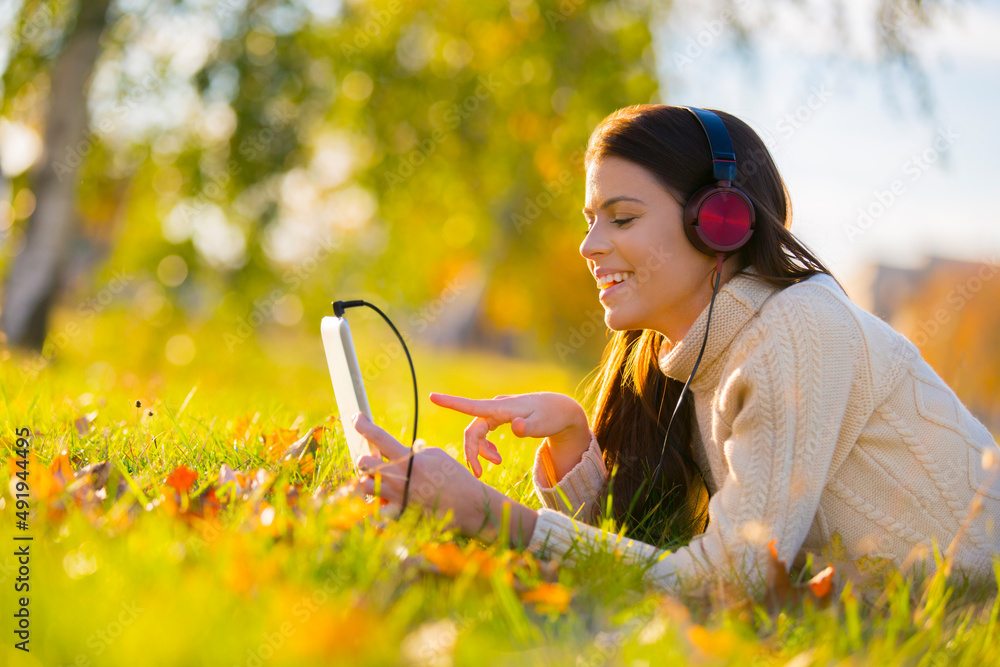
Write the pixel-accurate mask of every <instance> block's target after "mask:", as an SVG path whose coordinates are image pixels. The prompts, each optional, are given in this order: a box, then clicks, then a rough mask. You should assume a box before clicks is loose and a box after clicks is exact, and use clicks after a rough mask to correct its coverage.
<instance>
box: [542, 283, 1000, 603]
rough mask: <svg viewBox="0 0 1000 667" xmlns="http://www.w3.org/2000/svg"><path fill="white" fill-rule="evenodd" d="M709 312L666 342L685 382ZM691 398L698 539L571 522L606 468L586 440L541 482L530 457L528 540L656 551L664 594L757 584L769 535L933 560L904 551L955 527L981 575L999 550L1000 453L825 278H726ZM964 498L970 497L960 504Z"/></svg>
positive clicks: (669, 359)
mask: <svg viewBox="0 0 1000 667" xmlns="http://www.w3.org/2000/svg"><path fill="white" fill-rule="evenodd" d="M707 314H708V308H706V309H705V310H704V311H703V312H702V313H701V315H700V316H699V317H698V319H697V320H695V322H694V324H693V325H692V326H691V328H690V330H689V331H688V333H687V335H686V336H685V337H684V339H683V340H681V341H680V342H679V343H678V344H677V345H676V346H672V345H671V344H670V342H669V341H664V344H663V346H662V347H661V349H660V350H659V366H660V369H661V370H662V371H663V372H664V373H665V374H666V375H667V376H669V377H671V378H674V379H677V380H681V381H684V380H687V378H688V375H689V373H690V372H691V368H692V367H693V365H694V361H695V358H696V356H697V354H698V350H699V348H700V346H701V341H702V337H703V336H704V333H705V321H706V318H707ZM688 391H690V392H691V393H692V394H693V399H694V407H695V410H694V419H695V421H696V424H693V425H692V426H696V428H692V429H691V431H692V433H693V434H694V436H693V438H694V440H693V442H692V448H693V451H694V455H695V460H696V461H697V462H698V464H699V466H700V467H701V469H702V471H704V472H705V473H706V474H705V477H706V479H707V481H708V486H709V490H710V492H711V493H712V496H711V500H710V502H709V506H708V507H709V526H708V528H707V530H706V531H705V532H704V533H703V534H702V535H699V536H697V537H696V538H695V539H694V540H693V541H692V542H691V543H690V544H689V545H688V546H686V547H683V548H680V549H678V550H676V551H674V552H672V553H670V552H665V551H660V550H658V549H656V548H654V547H653V546H651V545H649V544H645V543H642V542H638V541H634V540H630V539H629V538H628V537H627V536H626V537H625V538H624V539H622V538H619V537H618V536H617V535H615V534H608V533H607V532H606V531H602V530H600V529H599V528H596V527H594V526H592V525H588V523H584V522H592V521H594V510H595V508H596V505H595V502H594V501H595V500H596V496H597V493H598V491H599V489H600V488H601V485H602V484H603V482H604V480H605V478H606V477H607V475H608V472H607V468H606V466H605V463H604V459H603V454H602V450H601V448H600V444H599V443H598V442H597V439H596V437H592V441H591V444H590V449H589V450H588V451H587V452H586V453H585V454H584V455H583V458H582V460H581V461H580V463H579V464H577V465H576V466H575V467H574V468H573V469H572V470H570V471H569V472H568V473H566V475H565V476H564V477H563V478H562V479H561V480H559V482H558V484H556V485H555V486H554V487H550V486H549V484H548V483H547V481H546V476H545V473H544V466H543V462H542V460H541V457H542V455H543V448H545V447H548V442H547V441H543V442H542V444H541V446H540V447H539V448H538V451H537V452H536V455H535V466H534V486H535V492H536V493H537V494H538V496H539V498H540V499H541V501H542V504H543V505H544V507H543V508H542V509H541V510H539V516H538V522H537V524H536V527H535V531H534V533H533V534H532V537H531V541H530V543H529V545H528V549H529V550H531V551H532V552H536V553H538V554H539V555H542V556H544V555H546V554H547V555H560V556H563V557H564V558H566V559H567V560H572V559H573V558H574V556H575V552H576V550H573V551H571V552H570V553H567V551H569V550H570V547H571V545H572V543H573V541H574V538H577V537H578V538H580V539H582V540H586V541H588V542H590V543H591V544H592V545H593V546H595V547H596V548H598V549H603V550H607V551H612V550H613V551H617V552H619V553H620V554H622V555H623V556H624V558H625V559H626V560H627V561H629V562H633V561H642V562H652V561H647V560H646V559H649V558H653V559H657V558H658V559H659V560H657V561H656V562H655V563H654V564H653V565H652V566H651V567H650V569H648V570H647V571H646V580H647V582H648V583H649V584H650V585H652V586H655V587H658V588H663V589H671V588H672V587H674V586H676V585H678V584H680V583H681V581H680V580H698V579H699V578H701V577H702V576H704V575H709V574H712V573H719V572H723V571H724V572H729V573H732V572H733V571H734V570H735V571H736V573H737V574H738V576H740V577H742V578H743V580H744V581H750V582H751V583H752V582H753V581H759V580H760V578H761V577H762V576H763V573H766V572H767V569H766V559H767V555H768V548H767V544H768V542H769V541H770V540H771V539H772V538H774V539H776V540H777V545H776V547H777V553H778V557H779V559H781V560H783V561H784V562H785V563H788V564H789V565H791V564H801V563H802V562H803V561H804V558H805V554H806V553H807V552H811V553H813V554H816V555H819V554H821V553H822V550H823V547H824V546H826V545H828V544H830V542H831V539H832V536H833V535H834V534H839V535H840V538H841V539H842V543H843V547H844V548H845V550H846V552H847V553H846V556H847V557H848V558H851V559H856V558H859V557H861V556H865V555H868V556H874V557H881V558H888V559H890V560H892V561H893V562H895V564H897V565H900V566H908V565H910V564H913V563H914V562H916V563H921V564H922V565H924V566H927V567H929V569H933V561H931V562H929V563H928V562H927V561H926V560H923V559H920V558H917V559H916V560H914V558H912V557H911V558H910V559H909V560H908V556H911V552H912V555H913V556H920V555H921V554H924V555H931V553H932V552H931V543H932V540H936V541H937V544H938V546H939V548H940V551H941V553H942V554H943V553H944V552H945V550H946V549H947V548H948V546H949V545H950V544H951V543H952V541H953V540H954V539H955V538H956V535H957V536H958V540H957V541H956V543H955V545H956V548H955V551H954V558H955V561H954V564H955V566H956V568H957V569H961V570H965V571H967V572H969V573H971V574H975V575H988V574H989V572H990V568H991V567H992V565H991V558H992V556H993V555H994V554H998V553H1000V481H998V479H1000V448H998V447H997V444H996V442H994V439H993V437H992V436H991V435H990V433H989V431H988V430H987V429H986V428H985V427H984V426H983V425H982V424H981V423H980V422H979V421H978V420H976V418H975V417H973V416H972V415H971V414H970V413H969V411H968V410H967V409H966V408H965V406H964V405H963V404H962V402H961V401H960V400H959V399H958V397H957V396H956V395H955V394H954V392H952V390H951V389H950V388H949V387H948V386H947V385H946V384H945V383H944V382H943V381H942V380H941V378H940V377H939V376H938V375H937V374H936V373H935V372H934V371H933V370H932V369H931V367H930V366H929V365H928V364H927V363H926V362H925V361H924V360H923V359H922V357H921V355H920V353H919V351H918V350H917V349H916V348H915V347H914V346H913V344H912V343H910V342H909V341H908V340H907V339H906V338H905V337H904V336H902V335H901V334H899V333H898V332H896V331H895V330H893V329H892V327H890V326H889V325H888V324H886V323H885V322H883V321H882V320H880V319H879V318H877V317H875V316H874V315H872V314H871V313H869V312H867V311H865V310H864V309H862V308H860V307H858V306H857V305H856V304H854V303H853V302H851V300H850V299H849V298H848V297H847V295H845V294H844V292H843V291H842V290H841V289H840V287H839V285H837V283H836V282H835V281H834V280H833V279H832V278H831V277H830V276H827V275H825V274H821V275H817V276H813V277H812V278H810V279H808V280H805V281H802V282H800V283H798V284H795V285H793V286H791V287H787V288H785V289H782V290H778V289H775V288H773V287H771V286H769V285H767V284H766V283H764V282H762V281H760V280H758V279H757V278H756V277H755V276H754V272H753V271H752V270H750V271H749V272H744V273H741V274H737V275H736V276H734V277H733V278H732V279H731V280H729V281H728V282H727V283H726V284H725V285H723V287H722V288H721V289H720V291H719V294H718V296H717V297H716V302H715V308H714V311H713V313H712V322H711V330H710V332H709V337H708V343H707V346H706V348H705V353H704V357H703V358H702V361H701V365H700V366H699V368H698V373H697V375H696V376H695V378H694V380H693V382H692V383H691V386H690V387H689V389H688ZM591 434H592V436H593V432H591ZM560 492H562V493H564V494H565V496H566V499H567V500H568V501H569V503H570V504H569V506H567V505H565V504H564V503H563V502H562V500H561V499H560V496H559V493H560ZM977 497H978V498H980V499H981V502H982V506H981V508H979V509H978V511H972V512H971V513H970V507H972V506H973V500H974V498H977ZM559 510H561V511H559ZM563 512H566V513H568V514H570V515H573V516H577V517H579V518H580V519H582V521H577V520H573V519H571V518H570V517H569V516H567V514H565V513H563ZM970 514H971V515H972V516H971V517H970ZM619 540H620V541H619ZM748 578H749V579H748Z"/></svg>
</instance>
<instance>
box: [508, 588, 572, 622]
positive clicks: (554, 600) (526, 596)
mask: <svg viewBox="0 0 1000 667" xmlns="http://www.w3.org/2000/svg"><path fill="white" fill-rule="evenodd" d="M520 597H521V601H522V602H532V603H534V604H535V610H536V611H539V612H542V613H551V612H556V613H559V614H565V613H566V610H567V609H568V608H569V603H570V600H572V599H573V591H571V590H570V589H569V588H567V587H566V586H563V585H562V584H558V583H542V584H539V585H538V586H536V587H535V588H533V589H530V590H527V591H524V592H522V593H520Z"/></svg>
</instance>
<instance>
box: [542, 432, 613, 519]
mask: <svg viewBox="0 0 1000 667" xmlns="http://www.w3.org/2000/svg"><path fill="white" fill-rule="evenodd" d="M548 440H549V439H548V438H546V439H545V440H543V441H542V444H541V445H539V447H538V449H537V450H536V451H535V466H534V471H533V475H532V477H533V483H534V486H535V493H536V494H537V495H538V497H539V498H540V499H541V501H542V504H543V505H545V507H551V508H553V509H557V510H560V511H561V512H563V513H565V514H568V515H569V516H572V517H577V516H578V517H579V518H580V519H581V520H583V521H585V522H587V523H591V522H592V521H593V520H594V516H595V514H596V512H597V503H596V502H595V501H596V500H597V494H598V493H600V491H601V487H602V485H603V484H604V480H605V479H606V478H607V476H608V471H607V468H606V467H605V464H604V453H603V452H602V451H601V447H600V445H598V444H597V436H596V435H594V432H593V431H591V432H590V447H589V448H588V449H587V451H586V452H584V453H583V457H582V458H581V459H580V462H579V463H577V464H576V466H574V467H573V469H572V470H570V471H569V472H568V473H566V475H564V476H563V478H562V479H561V480H560V481H559V483H558V484H556V485H555V486H550V485H549V483H548V480H547V479H546V475H545V466H544V465H543V463H542V457H543V456H546V453H545V448H547V447H548V446H549V444H548ZM563 496H565V499H566V500H568V501H569V502H568V504H567V503H566V502H565V501H564V500H563Z"/></svg>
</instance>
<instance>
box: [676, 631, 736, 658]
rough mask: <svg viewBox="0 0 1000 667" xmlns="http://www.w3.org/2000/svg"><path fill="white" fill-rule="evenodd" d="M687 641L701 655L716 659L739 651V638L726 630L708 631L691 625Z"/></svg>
mask: <svg viewBox="0 0 1000 667" xmlns="http://www.w3.org/2000/svg"><path fill="white" fill-rule="evenodd" d="M687 639H688V641H689V642H691V644H693V645H694V646H695V648H697V649H698V650H699V651H701V652H702V653H704V654H706V655H709V656H713V657H716V658H724V657H727V656H732V655H733V654H734V653H735V652H736V651H737V650H740V645H741V644H742V642H741V641H740V639H739V637H737V636H736V635H734V634H733V633H732V632H730V631H728V630H709V629H708V628H706V627H704V626H702V625H692V626H691V627H690V628H688V630H687Z"/></svg>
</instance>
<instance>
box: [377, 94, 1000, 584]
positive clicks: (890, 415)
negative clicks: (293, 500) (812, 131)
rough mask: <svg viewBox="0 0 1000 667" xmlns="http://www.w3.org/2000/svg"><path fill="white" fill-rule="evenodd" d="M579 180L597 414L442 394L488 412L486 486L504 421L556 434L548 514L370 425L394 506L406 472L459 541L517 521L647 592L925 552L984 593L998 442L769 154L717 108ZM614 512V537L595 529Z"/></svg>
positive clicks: (453, 403)
mask: <svg viewBox="0 0 1000 667" xmlns="http://www.w3.org/2000/svg"><path fill="white" fill-rule="evenodd" d="M730 142H731V143H730ZM585 164H586V167H587V193H586V202H585V205H584V207H583V213H584V216H585V217H586V219H587V223H588V231H587V235H586V238H585V239H584V240H583V242H582V244H581V245H580V253H581V255H582V256H583V257H584V258H585V259H586V261H587V265H588V267H589V268H590V270H591V272H592V274H593V275H594V277H595V280H596V281H597V286H598V288H600V290H601V291H600V293H599V296H598V298H599V300H600V302H601V303H602V305H603V306H604V309H605V324H607V326H608V327H609V328H610V329H612V330H613V331H614V332H615V333H614V336H613V338H612V340H611V341H610V342H609V343H608V346H607V348H606V350H605V354H604V357H603V359H602V360H601V364H600V367H599V369H598V373H597V375H596V377H595V378H594V380H593V381H592V383H591V384H590V386H589V388H588V391H587V397H588V400H589V401H590V402H591V403H592V405H593V408H592V410H591V412H590V415H589V416H588V415H587V413H586V411H585V410H584V409H583V407H582V406H580V405H579V404H578V403H576V401H575V400H574V399H572V398H571V397H568V396H562V395H559V394H552V393H549V392H539V393H532V394H523V395H519V396H498V397H495V398H494V399H492V400H471V399H465V398H460V397H449V396H446V395H441V394H432V395H431V399H432V400H433V401H434V402H435V403H437V404H438V405H442V406H445V407H449V408H453V409H456V410H460V411H462V412H465V413H467V414H470V415H474V416H475V418H474V419H473V421H472V423H471V424H470V425H469V427H468V428H467V429H466V433H465V453H466V458H467V460H468V461H469V463H470V466H471V467H472V468H473V471H474V473H475V477H479V476H480V475H481V474H482V468H481V466H480V465H479V463H478V457H479V456H483V457H485V458H486V459H487V460H489V461H490V462H491V463H493V464H494V465H500V464H501V462H502V459H501V457H500V454H499V451H498V450H497V448H496V447H495V446H494V445H493V443H490V442H489V441H488V440H487V439H486V436H487V435H488V433H489V431H491V430H493V429H495V428H497V426H499V425H500V424H502V423H510V424H511V430H512V431H513V433H514V435H515V436H517V437H541V438H544V441H543V442H542V444H541V445H540V446H539V448H538V450H537V452H536V455H535V462H534V470H533V482H534V488H535V491H536V493H537V495H538V497H539V498H540V499H541V501H542V504H543V505H544V507H543V508H542V509H540V510H538V511H537V512H536V511H533V510H531V509H529V508H527V507H525V506H524V505H522V504H520V503H515V502H513V501H511V500H510V499H509V498H506V497H505V496H503V495H502V494H500V493H499V492H498V491H496V490H495V489H492V488H491V487H488V486H486V485H484V484H482V483H481V482H478V481H477V480H476V479H475V478H474V477H473V476H472V475H469V474H468V473H467V472H466V471H465V470H463V469H462V468H461V467H457V469H452V470H445V469H444V467H443V466H445V465H446V463H447V459H448V457H447V456H446V455H442V454H441V453H440V450H438V451H437V452H434V453H428V451H427V450H423V451H420V452H417V453H416V454H407V452H406V450H405V448H403V447H402V446H401V445H399V446H398V447H397V445H398V443H395V441H393V440H392V439H391V438H389V437H388V435H387V434H385V433H384V432H382V431H381V430H380V429H377V427H371V428H370V430H369V427H368V426H366V427H365V428H366V430H369V432H370V434H371V435H372V436H373V437H377V438H379V439H380V440H383V441H384V443H385V449H387V450H389V451H388V452H385V451H384V452H383V453H387V454H388V455H389V456H390V458H394V459H396V460H394V461H391V462H390V463H389V464H384V465H381V464H380V461H379V460H378V459H375V458H374V457H373V458H372V459H371V460H370V461H365V462H364V463H365V467H367V468H369V469H371V468H375V467H379V468H384V469H385V471H386V474H388V475H389V479H390V480H391V481H390V482H389V483H388V484H387V491H386V493H388V494H389V495H390V496H392V494H394V493H397V492H398V488H401V482H400V481H399V480H400V479H404V474H403V473H401V471H402V470H404V468H403V467H402V466H403V465H404V464H405V462H406V460H407V458H406V457H407V456H409V455H412V456H414V457H415V458H414V466H413V471H414V472H413V474H414V475H417V476H419V479H420V480H421V484H422V486H423V487H424V488H423V489H422V491H421V493H420V494H418V495H419V498H418V499H417V500H416V502H418V503H419V504H420V505H422V506H424V507H425V508H428V507H432V508H434V510H435V511H439V512H440V511H441V510H442V509H443V510H449V509H450V510H452V511H454V514H455V517H456V521H457V523H458V525H459V527H460V528H461V529H462V530H463V531H464V532H466V533H468V534H471V535H477V534H478V535H481V536H485V537H487V539H493V538H495V537H496V536H497V535H498V534H500V533H499V530H498V528H497V526H496V518H497V517H499V516H501V515H502V513H501V507H502V506H503V505H505V504H510V505H511V509H512V511H511V512H510V514H509V516H510V524H509V526H508V531H509V532H508V534H509V535H510V539H511V542H512V543H514V544H519V543H520V544H524V543H525V542H526V543H527V547H528V548H529V549H530V550H531V551H534V552H537V553H539V554H542V555H545V554H549V555H561V556H564V557H566V558H568V559H572V558H573V557H574V556H575V553H576V551H575V550H574V549H572V547H573V546H574V544H576V543H577V542H578V541H579V540H583V541H585V542H588V543H590V544H593V545H596V546H597V547H598V548H599V549H606V550H608V551H609V552H610V551H617V552H622V553H623V554H624V555H625V557H626V558H627V559H628V560H630V561H639V560H641V561H643V562H647V563H649V564H650V565H651V567H649V569H648V570H647V571H646V572H647V574H646V576H647V581H648V583H649V584H650V585H652V586H656V587H660V588H665V589H673V588H675V587H676V586H678V585H680V584H681V583H683V582H685V581H692V580H694V581H697V580H700V579H702V578H703V577H714V576H727V577H731V578H735V579H736V580H738V581H740V582H741V583H743V584H744V585H747V586H749V587H753V585H754V584H755V583H756V582H759V581H760V580H761V579H762V578H763V576H764V574H765V573H766V572H767V568H768V565H769V558H770V549H769V545H771V544H773V545H774V548H775V553H776V556H777V558H778V559H779V560H780V561H782V562H784V563H788V564H795V565H802V564H804V563H805V562H806V560H807V555H808V554H810V553H812V554H816V555H819V554H821V553H822V552H823V551H824V550H826V549H827V548H828V547H830V546H831V545H832V544H834V543H840V544H842V546H843V549H844V550H845V551H846V554H845V555H846V557H847V558H849V559H857V558H860V557H864V556H868V557H880V558H884V559H887V560H889V561H891V562H893V563H895V564H896V565H897V566H899V567H901V568H902V569H904V570H909V569H911V568H916V567H918V566H919V567H926V568H927V569H929V570H933V569H935V562H934V561H933V559H931V558H930V556H931V555H932V547H933V545H934V544H935V542H936V544H938V545H940V546H941V547H942V548H945V549H946V557H947V567H948V568H949V569H950V570H952V571H960V572H962V573H965V574H968V575H973V576H983V577H985V576H988V575H989V574H990V572H991V568H992V558H993V554H995V553H997V552H998V551H1000V521H998V519H1000V481H998V478H1000V448H998V447H997V445H996V443H995V442H994V440H993V437H992V436H991V435H990V433H989V432H988V431H987V430H986V428H985V427H984V426H983V425H982V424H981V423H980V422H979V421H978V420H977V419H976V418H975V417H974V416H973V415H972V414H971V413H970V412H969V411H968V410H967V409H966V408H965V406H964V405H963V404H962V402H961V401H960V400H959V399H958V397H957V396H956V395H955V394H954V392H952V390H951V389H950V388H949V387H948V386H947V385H946V384H945V383H944V382H943V381H942V380H941V378H940V377H939V376H938V375H937V374H936V373H935V372H934V371H933V370H932V369H931V367H930V366H929V365H928V364H927V363H926V362H925V361H924V360H923V358H922V357H921V356H920V353H919V352H918V350H917V348H916V347H915V346H914V345H913V344H912V343H911V342H910V341H908V340H907V339H906V338H905V337H904V336H902V335H901V334H899V333H897V332H896V331H894V330H893V329H892V328H891V327H890V326H889V325H887V324H886V323H885V322H883V321H882V320H880V319H878V318H877V317H875V316H874V315H872V314H871V313H868V312H867V311H865V310H863V309H862V308H860V307H858V306H857V305H855V304H854V303H853V302H852V301H851V300H850V299H849V298H848V296H847V294H846V293H845V292H844V290H843V288H842V287H841V285H840V284H839V283H838V282H837V281H836V280H835V279H834V278H833V277H832V276H831V275H830V273H829V271H827V269H826V268H825V267H824V266H823V264H822V263H821V262H820V261H819V260H818V259H817V258H816V257H815V256H814V255H813V254H812V253H811V252H810V251H809V250H808V249H807V248H806V247H804V246H803V245H802V244H801V243H800V242H799V241H798V240H796V239H795V237H794V236H793V235H792V234H791V232H790V231H789V227H790V225H791V210H790V205H789V199H788V193H787V191H786V189H785V186H784V182H783V181H782V179H781V177H780V175H779V174H778V171H777V169H776V167H775V165H774V162H773V161H772V160H771V156H770V154H769V153H768V151H767V149H766V148H765V147H764V145H763V143H762V141H761V140H760V138H759V137H758V136H757V135H756V134H755V133H754V132H753V131H752V130H751V129H750V128H749V127H748V126H747V125H746V124H745V123H743V122H742V121H740V120H739V119H737V118H735V117H734V116H732V115H730V114H726V113H724V112H721V111H717V112H714V113H712V112H706V111H704V110H695V109H690V108H686V107H674V106H667V105H639V106H633V107H628V108H625V109H621V110H619V111H616V112H614V113H613V114H611V115H610V116H608V118H606V119H605V120H604V121H602V123H601V124H600V125H599V126H598V127H597V128H596V129H595V131H594V133H593V134H592V135H591V138H590V142H589V145H588V150H587V155H586V162H585ZM713 197H717V199H715V200H714V202H713ZM744 199H745V201H744ZM708 202H713V203H711V204H709V203H708ZM667 403H670V404H676V407H675V408H674V409H673V413H672V414H671V415H669V416H668V414H667V413H666V412H664V411H663V405H664V404H667ZM674 422H676V423H674ZM365 435H366V437H368V433H366V434H365ZM359 467H360V466H359ZM609 471H611V474H609ZM364 488H365V490H366V491H368V492H372V491H373V489H374V485H373V480H372V479H368V480H366V481H365V482H364ZM392 499H394V500H395V499H396V498H394V497H393V498H392ZM609 501H610V502H609ZM608 506H610V507H611V511H612V515H613V518H614V519H615V521H616V522H617V523H618V524H619V525H622V526H624V527H625V528H626V530H627V533H628V536H629V538H631V539H627V540H625V543H622V541H621V538H619V537H617V536H615V535H613V534H610V535H609V534H608V533H607V532H604V531H601V530H599V529H598V528H596V527H595V526H594V525H588V524H594V523H596V522H597V521H598V519H600V518H601V516H602V511H603V509H604V508H605V507H608ZM706 520H707V522H706ZM679 545H684V546H679ZM665 548H674V550H673V551H672V552H667V551H666V550H665Z"/></svg>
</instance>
